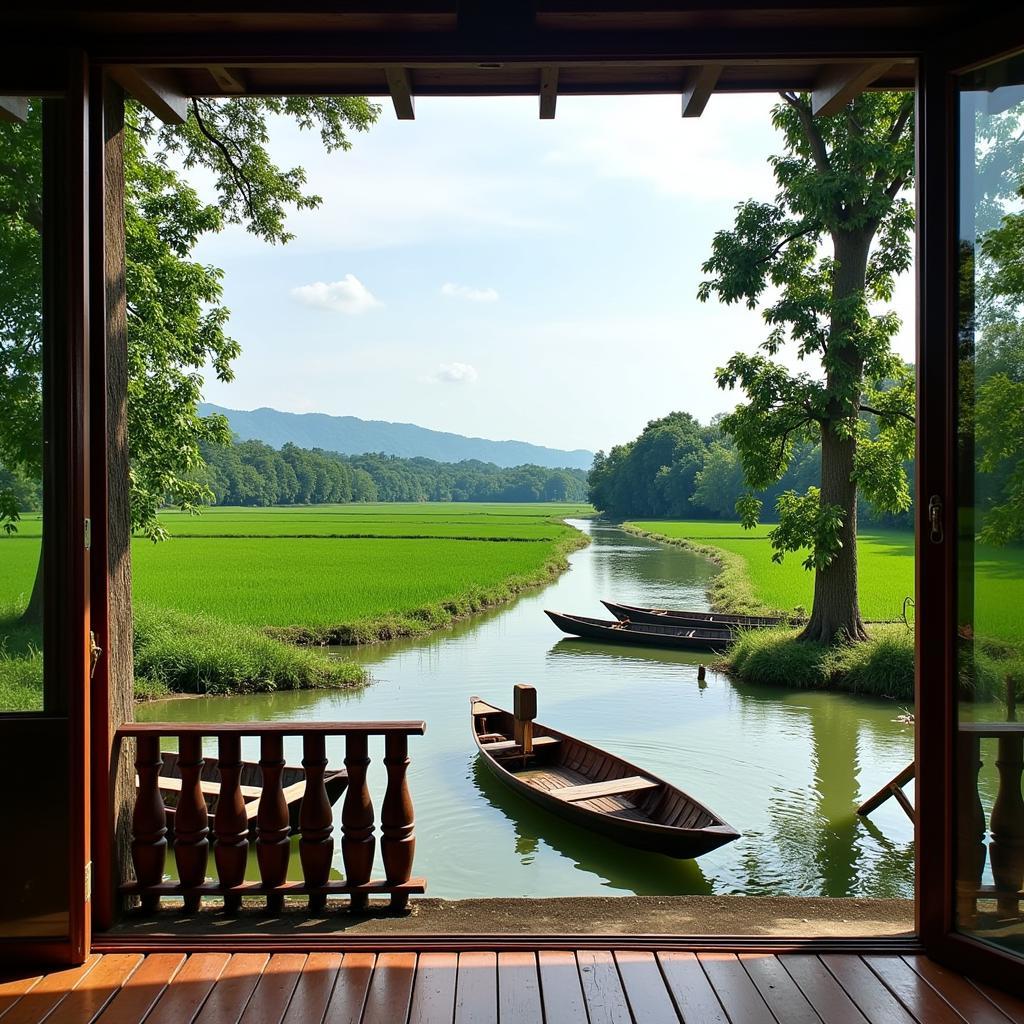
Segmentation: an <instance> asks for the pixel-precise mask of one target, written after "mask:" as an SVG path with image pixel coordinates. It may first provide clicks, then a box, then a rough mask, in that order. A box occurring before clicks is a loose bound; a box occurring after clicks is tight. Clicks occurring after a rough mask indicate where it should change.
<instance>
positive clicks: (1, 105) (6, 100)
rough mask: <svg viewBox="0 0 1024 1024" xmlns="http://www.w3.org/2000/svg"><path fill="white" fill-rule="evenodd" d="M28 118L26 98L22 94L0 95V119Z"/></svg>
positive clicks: (18, 120) (19, 120)
mask: <svg viewBox="0 0 1024 1024" xmlns="http://www.w3.org/2000/svg"><path fill="white" fill-rule="evenodd" d="M27 120H28V100H27V99H26V98H25V97H24V96H0V121H17V122H20V123H22V124H24V123H25V121H27Z"/></svg>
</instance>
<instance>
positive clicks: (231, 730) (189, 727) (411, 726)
mask: <svg viewBox="0 0 1024 1024" xmlns="http://www.w3.org/2000/svg"><path fill="white" fill-rule="evenodd" d="M426 731H427V723H426V722H412V721H410V722H132V723H130V724H127V725H122V726H121V727H120V728H119V729H118V730H117V736H118V737H119V738H125V737H129V736H194V735H196V734H197V733H199V734H200V735H202V736H302V735H304V734H306V733H319V734H321V735H323V736H422V735H423V734H424V733H425V732H426Z"/></svg>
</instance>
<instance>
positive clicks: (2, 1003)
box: [0, 974, 43, 1017]
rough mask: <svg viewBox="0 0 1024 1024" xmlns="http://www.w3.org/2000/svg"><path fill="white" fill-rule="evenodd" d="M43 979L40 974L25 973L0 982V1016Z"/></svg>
mask: <svg viewBox="0 0 1024 1024" xmlns="http://www.w3.org/2000/svg"><path fill="white" fill-rule="evenodd" d="M42 980H43V975H42V974H25V975H23V976H22V977H20V978H19V977H14V978H8V979H7V980H6V981H2V982H0V1017H3V1015H4V1014H5V1013H6V1012H7V1011H8V1010H9V1009H10V1008H11V1007H12V1006H13V1005H14V1004H15V1003H16V1002H17V1001H18V1000H19V999H20V998H21V997H22V996H23V995H26V994H27V993H29V992H31V991H32V989H34V988H35V987H36V985H38V984H39V982H41V981H42Z"/></svg>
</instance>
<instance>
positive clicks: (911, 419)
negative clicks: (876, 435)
mask: <svg viewBox="0 0 1024 1024" xmlns="http://www.w3.org/2000/svg"><path fill="white" fill-rule="evenodd" d="M858 408H859V409H860V411H861V412H869V413H871V415H872V416H877V417H878V418H879V419H882V420H887V419H892V418H893V416H899V417H900V418H901V419H905V420H907V421H908V422H910V423H913V424H914V425H915V426H916V425H917V420H916V419H915V418H914V417H913V416H911V415H910V413H909V412H880V411H879V410H878V409H873V408H872V407H871V406H870V405H861V406H859V407H858Z"/></svg>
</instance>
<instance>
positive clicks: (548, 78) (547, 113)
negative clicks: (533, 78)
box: [540, 64, 558, 121]
mask: <svg viewBox="0 0 1024 1024" xmlns="http://www.w3.org/2000/svg"><path fill="white" fill-rule="evenodd" d="M557 100H558V65H557V64H549V65H546V66H545V67H542V68H541V69H540V117H541V120H542V121H552V120H554V117H555V103H556V102H557Z"/></svg>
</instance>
